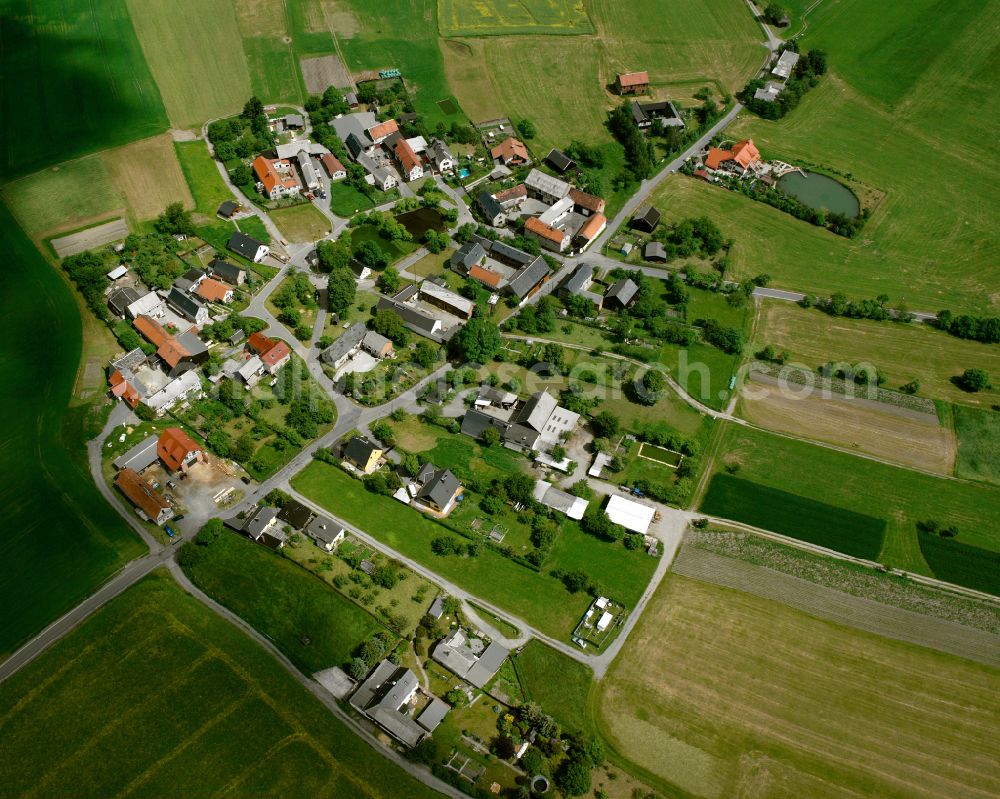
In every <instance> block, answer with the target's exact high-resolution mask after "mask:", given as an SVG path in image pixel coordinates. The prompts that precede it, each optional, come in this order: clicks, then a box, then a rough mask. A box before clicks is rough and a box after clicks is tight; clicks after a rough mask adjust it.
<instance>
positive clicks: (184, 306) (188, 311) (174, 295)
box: [167, 286, 211, 326]
mask: <svg viewBox="0 0 1000 799" xmlns="http://www.w3.org/2000/svg"><path fill="white" fill-rule="evenodd" d="M167 305H169V306H170V307H171V308H173V309H174V310H175V311H177V313H179V314H180V315H181V316H183V317H184V318H185V319H187V320H188V321H189V322H193V323H194V324H196V325H199V326H200V325H207V324H208V323H209V322H210V321H211V317H210V316H209V315H208V308H207V307H206V306H205V303H203V302H202V301H201V300H199V299H198V298H197V297H192V296H191V295H190V294H188V293H187V292H186V291H181V290H180V289H179V288H178V287H177V286H173V287H171V289H170V293H169V294H168V295H167Z"/></svg>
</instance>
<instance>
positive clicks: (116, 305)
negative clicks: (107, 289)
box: [108, 286, 139, 319]
mask: <svg viewBox="0 0 1000 799" xmlns="http://www.w3.org/2000/svg"><path fill="white" fill-rule="evenodd" d="M138 301H139V294H138V292H136V290H135V289H133V288H131V287H128V286H126V287H125V288H120V289H115V290H114V291H112V292H111V293H110V294H109V295H108V308H110V309H111V313H113V314H114V315H115V316H120V317H121V318H122V319H124V318H125V317H126V316H127V315H128V309H129V306H130V305H133V304H135V303H137V302H138Z"/></svg>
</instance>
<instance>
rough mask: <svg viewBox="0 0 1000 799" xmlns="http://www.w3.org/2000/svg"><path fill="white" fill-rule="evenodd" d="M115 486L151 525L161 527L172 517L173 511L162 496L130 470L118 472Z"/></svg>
mask: <svg viewBox="0 0 1000 799" xmlns="http://www.w3.org/2000/svg"><path fill="white" fill-rule="evenodd" d="M115 485H116V486H117V487H118V490H119V491H121V492H122V493H123V494H124V495H125V496H126V497H127V498H128V500H129V502H131V503H132V504H133V505H135V507H136V508H138V509H139V510H140V511H142V513H143V514H144V515H145V517H146V518H147V519H149V520H150V521H151V522H152V523H153V524H156V525H161V526H162V525H163V524H164V523H165V522H167V521H168V520H169V519H170V518H171V517H172V516H173V515H174V509H173V508H172V507H170V503H169V502H167V500H166V499H165V498H164V497H163V495H162V494H159V493H157V492H156V491H155V490H154V489H153V487H152V485H150V483H149V482H148V481H146V480H144V479H143V478H142V477H140V476H139V475H138V473H136V472H135V471H133V470H132V469H122V470H121V471H120V472H118V474H117V475H115Z"/></svg>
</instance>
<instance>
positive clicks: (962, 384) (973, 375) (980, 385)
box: [956, 369, 993, 393]
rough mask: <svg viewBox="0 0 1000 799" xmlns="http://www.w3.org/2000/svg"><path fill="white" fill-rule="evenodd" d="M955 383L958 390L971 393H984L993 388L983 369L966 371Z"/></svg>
mask: <svg viewBox="0 0 1000 799" xmlns="http://www.w3.org/2000/svg"><path fill="white" fill-rule="evenodd" d="M956 382H957V383H958V386H959V388H961V389H963V390H964V391H969V392H971V393H976V392H978V391H984V390H986V389H989V388H992V387H993V386H992V384H991V383H990V376H989V374H988V373H987V372H986V370H985V369H966V370H965V371H964V372H962V374H961V375H960V376H959V377H958V378H957V380H956Z"/></svg>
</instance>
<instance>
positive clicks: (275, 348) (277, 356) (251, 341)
mask: <svg viewBox="0 0 1000 799" xmlns="http://www.w3.org/2000/svg"><path fill="white" fill-rule="evenodd" d="M247 346H248V347H249V348H250V350H251V351H252V352H254V353H256V354H257V355H259V356H260V360H261V362H262V363H263V364H264V370H265V371H266V372H267V373H268V374H272V375H273V374H274V373H275V372H277V371H278V370H279V369H280V368H281V367H282V366H284V365H285V364H286V363H288V362H289V361H290V360H291V359H292V351H291V349H290V348H289V346H288V345H287V344H286V343H285V342H284V341H281V340H280V339H276V338H270V337H268V336H265V335H264V334H263V333H260V332H257V333H253V334H251V336H250V338H248V339H247Z"/></svg>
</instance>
